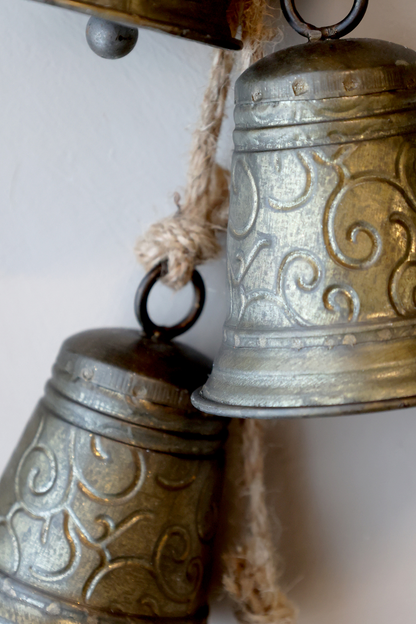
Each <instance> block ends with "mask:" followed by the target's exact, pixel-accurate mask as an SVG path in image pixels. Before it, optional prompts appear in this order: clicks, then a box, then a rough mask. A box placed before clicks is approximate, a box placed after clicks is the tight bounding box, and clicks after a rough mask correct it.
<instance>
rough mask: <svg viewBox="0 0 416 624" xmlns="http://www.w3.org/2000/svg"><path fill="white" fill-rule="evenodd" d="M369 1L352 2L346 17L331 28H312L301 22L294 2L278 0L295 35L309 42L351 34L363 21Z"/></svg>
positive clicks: (356, 0)
mask: <svg viewBox="0 0 416 624" xmlns="http://www.w3.org/2000/svg"><path fill="white" fill-rule="evenodd" d="M368 2H369V0H354V5H353V7H352V9H351V11H350V12H349V13H348V15H347V16H346V17H345V18H344V19H343V20H341V21H340V22H338V24H334V25H332V26H323V27H319V26H313V25H312V24H308V23H307V22H305V21H304V20H303V18H302V17H301V15H300V14H299V11H298V10H297V8H296V5H295V0H280V4H281V7H282V12H283V15H284V16H285V18H286V20H287V21H288V22H289V24H290V25H291V26H292V28H293V29H294V30H296V32H297V33H299V34H300V35H302V36H303V37H306V38H307V39H309V40H310V41H316V40H320V39H322V40H325V39H339V38H340V37H344V36H345V35H348V34H349V33H350V32H352V31H353V30H354V29H355V28H356V27H357V26H358V24H359V23H360V22H361V20H362V19H363V17H364V15H365V13H366V11H367V8H368Z"/></svg>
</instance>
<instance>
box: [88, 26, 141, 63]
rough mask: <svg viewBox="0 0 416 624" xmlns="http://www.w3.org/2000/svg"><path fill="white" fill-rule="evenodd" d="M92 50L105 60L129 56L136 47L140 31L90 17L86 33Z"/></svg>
mask: <svg viewBox="0 0 416 624" xmlns="http://www.w3.org/2000/svg"><path fill="white" fill-rule="evenodd" d="M86 37H87V42H88V45H89V46H90V48H91V50H92V51H93V52H95V54H97V55H98V56H100V57H101V58H105V59H112V60H114V59H119V58H123V56H126V55H127V54H129V53H130V52H131V51H132V50H133V49H134V47H135V45H136V43H137V41H138V38H139V31H138V30H137V28H134V27H133V28H132V27H131V26H123V24H116V23H115V22H109V21H108V20H103V19H100V18H99V17H90V19H89V20H88V24H87V32H86Z"/></svg>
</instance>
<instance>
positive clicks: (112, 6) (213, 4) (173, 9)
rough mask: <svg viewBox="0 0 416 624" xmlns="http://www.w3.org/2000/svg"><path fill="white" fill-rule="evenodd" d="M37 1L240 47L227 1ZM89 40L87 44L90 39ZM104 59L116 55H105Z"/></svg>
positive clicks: (209, 41) (127, 23)
mask: <svg viewBox="0 0 416 624" xmlns="http://www.w3.org/2000/svg"><path fill="white" fill-rule="evenodd" d="M39 1H40V2H44V3H45V4H53V5H56V6H60V7H62V8H65V9H73V10H75V11H80V12H82V13H86V14H87V15H90V16H93V17H98V18H100V19H102V20H106V21H108V22H114V23H116V24H121V25H123V26H130V27H131V26H135V27H137V26H140V27H144V28H153V29H155V30H160V31H162V32H166V33H168V34H170V35H177V36H179V37H184V38H186V39H192V40H194V41H200V42H202V43H207V44H209V45H212V46H218V47H221V48H227V49H230V50H239V49H240V48H241V42H240V41H238V40H237V39H234V38H233V37H232V35H231V30H230V25H229V22H228V19H227V12H228V7H229V4H230V2H229V0H198V2H196V1H194V0H192V1H191V0H175V1H174V2H172V0H156V1H153V0H39ZM106 35H107V33H106ZM121 36H123V35H121ZM89 43H90V45H91V42H90V41H89ZM91 47H93V46H91ZM93 49H94V48H93ZM98 53H99V52H98ZM106 58H116V57H115V56H114V57H110V56H107V57H106Z"/></svg>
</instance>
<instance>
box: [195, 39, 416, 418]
mask: <svg viewBox="0 0 416 624" xmlns="http://www.w3.org/2000/svg"><path fill="white" fill-rule="evenodd" d="M415 86H416V53H415V52H413V51H411V50H408V49H407V48H404V47H402V46H398V45H394V44H390V43H386V42H381V41H372V40H341V41H326V42H316V43H308V44H306V45H304V46H297V47H294V48H290V49H288V50H285V51H283V52H278V53H276V54H274V55H271V56H269V57H267V58H265V59H264V60H262V61H259V62H258V63H257V64H255V65H254V66H252V67H251V68H250V69H248V70H247V71H246V72H245V73H244V74H243V75H242V76H241V77H240V79H239V80H238V81H237V86H236V108H235V121H236V129H235V134H234V141H235V153H234V158H233V165H232V184H231V206H230V222H229V229H228V240H227V257H228V276H229V289H230V295H229V296H230V309H229V315H228V318H227V321H226V323H225V326H224V340H223V345H222V348H221V351H220V353H219V355H218V357H217V358H216V360H215V364H214V369H213V372H212V375H211V377H210V378H209V381H208V382H207V384H206V385H205V386H204V388H203V390H202V392H197V393H195V395H194V397H193V402H194V405H196V406H197V407H199V408H201V409H203V410H204V411H206V412H209V413H215V414H219V415H221V414H222V415H227V416H255V417H262V416H264V417H271V416H279V415H281V416H285V417H287V416H296V415H299V416H311V415H319V414H339V413H349V412H354V413H357V412H360V411H370V410H373V409H374V410H380V409H391V408H395V407H400V406H407V405H411V404H414V403H415V397H416V296H415V293H416V174H415V159H416V90H415Z"/></svg>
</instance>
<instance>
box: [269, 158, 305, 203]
mask: <svg viewBox="0 0 416 624" xmlns="http://www.w3.org/2000/svg"><path fill="white" fill-rule="evenodd" d="M297 158H298V160H299V162H300V164H301V165H302V168H303V169H304V171H305V174H306V177H305V187H304V189H302V190H301V192H300V194H299V195H297V196H296V197H294V198H293V199H288V200H286V201H283V200H279V199H275V198H274V197H269V205H270V208H272V209H273V210H278V211H282V212H290V211H292V210H297V209H298V208H301V207H302V206H304V205H305V204H306V203H307V202H308V201H309V199H310V198H311V196H312V193H313V189H314V178H313V176H314V167H313V165H312V164H311V163H310V162H309V161H308V160H307V158H306V157H305V156H304V155H303V154H302V153H301V152H298V153H297ZM281 161H282V157H281V156H280V155H277V156H276V168H277V169H278V170H281V169H282V162H281ZM315 178H316V175H315Z"/></svg>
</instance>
